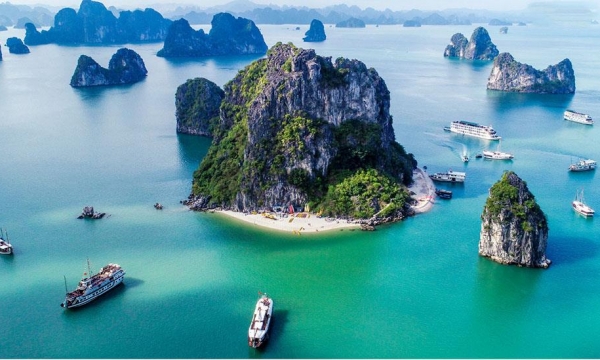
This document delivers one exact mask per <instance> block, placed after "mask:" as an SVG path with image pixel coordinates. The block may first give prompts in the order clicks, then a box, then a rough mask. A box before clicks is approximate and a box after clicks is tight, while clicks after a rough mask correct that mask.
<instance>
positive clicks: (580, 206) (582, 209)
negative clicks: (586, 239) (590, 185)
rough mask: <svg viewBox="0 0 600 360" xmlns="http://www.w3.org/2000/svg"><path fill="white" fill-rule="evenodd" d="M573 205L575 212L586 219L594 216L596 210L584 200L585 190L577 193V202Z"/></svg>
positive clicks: (574, 201)
mask: <svg viewBox="0 0 600 360" xmlns="http://www.w3.org/2000/svg"><path fill="white" fill-rule="evenodd" d="M571 205H572V206H573V210H575V211H576V212H578V213H579V214H581V215H583V216H585V217H588V216H594V213H595V211H594V209H592V208H591V207H589V206H588V205H586V204H585V200H584V199H583V189H581V191H578V192H577V194H576V195H575V200H573V203H572V204H571Z"/></svg>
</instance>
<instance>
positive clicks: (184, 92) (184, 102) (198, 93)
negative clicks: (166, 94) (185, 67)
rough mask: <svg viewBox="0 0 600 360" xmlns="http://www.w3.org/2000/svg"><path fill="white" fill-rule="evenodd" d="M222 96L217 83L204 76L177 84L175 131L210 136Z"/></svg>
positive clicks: (216, 122) (217, 118) (215, 123)
mask: <svg viewBox="0 0 600 360" xmlns="http://www.w3.org/2000/svg"><path fill="white" fill-rule="evenodd" d="M224 96H225V93H224V92H223V90H221V88H220V87H219V86H217V84H215V83H213V82H212V81H210V80H207V79H204V78H196V79H190V80H188V81H186V82H185V84H182V85H179V87H177V92H176V93H175V109H176V118H177V132H178V133H182V134H192V135H203V136H209V137H212V135H213V129H214V127H215V126H217V124H218V123H219V108H220V107H221V101H223V97H224Z"/></svg>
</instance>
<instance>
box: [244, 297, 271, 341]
mask: <svg viewBox="0 0 600 360" xmlns="http://www.w3.org/2000/svg"><path fill="white" fill-rule="evenodd" d="M272 316H273V299H271V298H270V297H268V296H267V294H261V296H260V299H258V301H257V302H256V307H255V309H254V314H253V315H252V322H251V323H250V327H249V328H248V346H250V347H252V348H258V347H260V346H261V345H262V344H263V343H264V342H265V341H267V339H268V338H269V326H270V325H271V317H272Z"/></svg>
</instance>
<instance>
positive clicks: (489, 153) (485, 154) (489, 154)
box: [483, 150, 514, 160]
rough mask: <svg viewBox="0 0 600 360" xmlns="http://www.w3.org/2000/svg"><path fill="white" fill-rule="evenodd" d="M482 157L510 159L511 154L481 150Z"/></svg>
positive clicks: (511, 157)
mask: <svg viewBox="0 0 600 360" xmlns="http://www.w3.org/2000/svg"><path fill="white" fill-rule="evenodd" d="M483 158H484V159H491V160H512V159H513V158H514V156H513V154H511V153H507V152H502V151H489V150H483Z"/></svg>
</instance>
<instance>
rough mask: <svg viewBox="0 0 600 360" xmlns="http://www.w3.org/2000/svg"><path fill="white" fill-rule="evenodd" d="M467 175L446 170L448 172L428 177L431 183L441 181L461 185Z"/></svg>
mask: <svg viewBox="0 0 600 360" xmlns="http://www.w3.org/2000/svg"><path fill="white" fill-rule="evenodd" d="M466 176H467V174H466V173H464V172H460V171H452V170H448V172H443V173H442V172H439V173H435V174H432V175H429V177H430V178H431V180H433V181H441V182H457V183H462V182H465V178H466Z"/></svg>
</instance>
